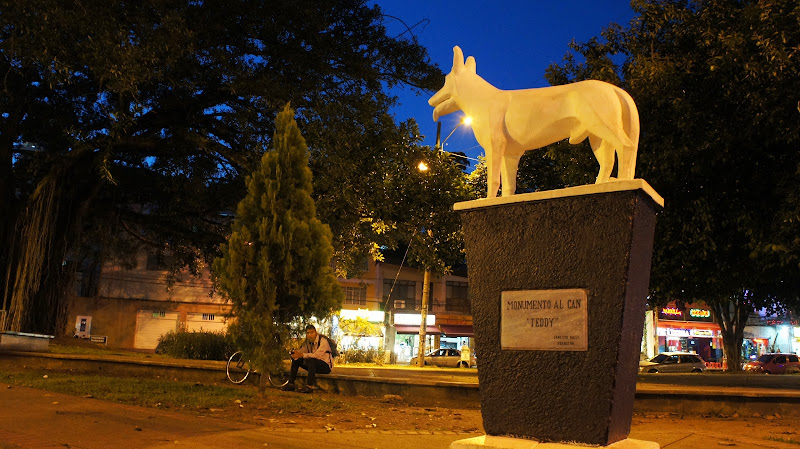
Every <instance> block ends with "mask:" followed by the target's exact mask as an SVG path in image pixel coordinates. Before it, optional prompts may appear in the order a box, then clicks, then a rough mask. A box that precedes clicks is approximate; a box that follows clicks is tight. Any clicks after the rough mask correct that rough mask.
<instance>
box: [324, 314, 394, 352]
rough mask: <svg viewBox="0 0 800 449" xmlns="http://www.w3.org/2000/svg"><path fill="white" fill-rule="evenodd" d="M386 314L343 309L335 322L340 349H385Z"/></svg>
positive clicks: (335, 332)
mask: <svg viewBox="0 0 800 449" xmlns="http://www.w3.org/2000/svg"><path fill="white" fill-rule="evenodd" d="M383 319H384V313H383V312H382V311H380V310H367V309H356V310H352V309H342V310H341V311H339V316H338V319H337V320H336V322H335V328H336V329H335V331H334V335H336V336H337V337H338V338H339V340H338V341H337V344H338V347H339V349H340V350H341V349H342V348H358V349H375V350H378V351H380V350H382V349H383V338H384V335H385V328H384V325H383Z"/></svg>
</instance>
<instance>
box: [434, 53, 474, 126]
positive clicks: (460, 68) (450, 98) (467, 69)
mask: <svg viewBox="0 0 800 449" xmlns="http://www.w3.org/2000/svg"><path fill="white" fill-rule="evenodd" d="M468 73H471V74H473V75H474V74H475V73H476V72H475V58H473V57H472V56H470V57H469V58H467V62H466V63H465V62H464V53H463V52H462V51H461V48H459V47H458V46H455V47H453V68H452V69H451V70H450V73H448V74H447V76H445V77H444V87H442V88H441V89H439V92H436V93H435V94H434V95H433V96H432V97H431V98H430V100H428V104H429V105H431V106H433V121H434V122H435V121H437V120H439V117H441V116H443V115H447V114H450V113H452V112H456V111H458V110H461V108H460V107H459V106H458V105H457V104H456V103H457V101H458V87H457V85H458V78H459V77H460V76H462V75H464V74H468Z"/></svg>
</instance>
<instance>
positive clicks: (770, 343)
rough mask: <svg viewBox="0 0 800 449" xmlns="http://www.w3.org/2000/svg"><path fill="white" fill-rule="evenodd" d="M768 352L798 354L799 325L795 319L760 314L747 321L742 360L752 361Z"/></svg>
mask: <svg viewBox="0 0 800 449" xmlns="http://www.w3.org/2000/svg"><path fill="white" fill-rule="evenodd" d="M770 352H787V353H788V352H791V353H795V354H797V353H800V323H799V322H798V320H797V319H796V318H793V317H789V316H777V317H776V316H765V314H764V312H760V313H758V314H757V315H753V316H751V317H750V319H748V322H747V326H746V327H745V328H744V342H743V344H742V353H743V354H744V358H745V359H747V360H754V359H756V358H757V357H758V356H760V355H761V354H765V353H770Z"/></svg>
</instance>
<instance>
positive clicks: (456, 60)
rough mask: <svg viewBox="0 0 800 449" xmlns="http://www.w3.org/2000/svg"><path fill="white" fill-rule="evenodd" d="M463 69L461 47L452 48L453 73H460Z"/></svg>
mask: <svg viewBox="0 0 800 449" xmlns="http://www.w3.org/2000/svg"><path fill="white" fill-rule="evenodd" d="M463 68H464V52H462V51H461V47H459V46H458V45H456V46H455V47H453V73H456V72H460V71H461V69H463Z"/></svg>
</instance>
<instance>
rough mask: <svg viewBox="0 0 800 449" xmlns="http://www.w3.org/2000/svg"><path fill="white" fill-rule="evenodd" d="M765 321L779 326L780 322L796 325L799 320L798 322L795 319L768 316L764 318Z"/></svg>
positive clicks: (770, 324) (769, 324)
mask: <svg viewBox="0 0 800 449" xmlns="http://www.w3.org/2000/svg"><path fill="white" fill-rule="evenodd" d="M766 323H767V325H768V326H780V325H782V324H787V325H788V324H792V325H795V326H797V325H798V324H800V322H798V321H797V320H794V319H792V320H790V319H782V318H770V319H768V320H766Z"/></svg>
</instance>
